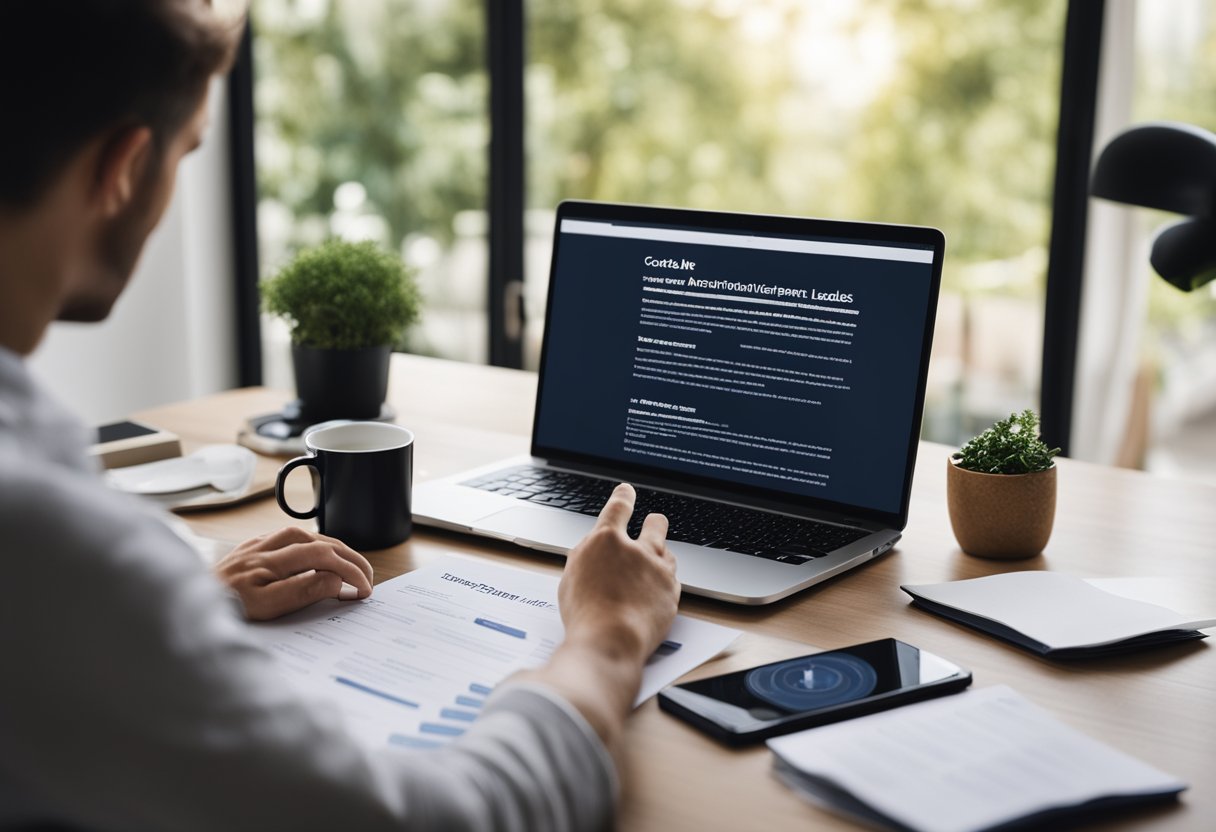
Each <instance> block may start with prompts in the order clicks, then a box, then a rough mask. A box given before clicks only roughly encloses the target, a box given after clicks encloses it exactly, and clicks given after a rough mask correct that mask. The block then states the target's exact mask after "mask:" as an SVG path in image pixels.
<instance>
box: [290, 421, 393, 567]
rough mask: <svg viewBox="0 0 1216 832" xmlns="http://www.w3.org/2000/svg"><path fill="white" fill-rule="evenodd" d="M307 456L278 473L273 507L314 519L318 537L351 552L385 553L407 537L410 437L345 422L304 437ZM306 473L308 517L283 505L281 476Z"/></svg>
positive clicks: (380, 425) (382, 425) (383, 426)
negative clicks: (310, 489) (310, 504)
mask: <svg viewBox="0 0 1216 832" xmlns="http://www.w3.org/2000/svg"><path fill="white" fill-rule="evenodd" d="M304 447H306V448H307V449H308V456H301V457H296V458H295V459H293V460H291V461H290V462H288V463H287V464H286V465H284V466H283V467H282V468H281V469H280V470H279V476H278V478H277V479H276V480H275V483H274V496H275V499H276V500H278V501H279V507H280V508H282V509H283V511H285V512H287V513H288V514H290V515H291V516H292V517H296V518H299V519H301V520H307V519H309V518H312V517H315V518H317V527H318V528H319V529H320V531H321V534H326V535H329V536H330V537H336V538H338V539H339V540H341V541H342V542H343V543H345V544H346V545H347V546H350V547H351V548H352V549H385V548H387V547H389V546H396V545H397V544H398V543H400V542H402V541H403V540H405V539H406V538H408V537H409V536H410V531H411V529H412V523H411V518H410V491H411V486H412V482H413V474H414V434H413V433H411V432H410V431H408V430H406V429H405V428H403V427H401V426H399V425H391V424H388V423H386V422H346V423H344V424H338V425H332V426H329V427H322V428H318V429H316V430H312V431H309V432H308V433H306V434H305V435H304ZM301 465H307V466H308V467H309V468H311V469H312V471H311V473H312V484H313V493H314V495H315V500H316V502H315V504H314V505H313V507H312V508H311V509H309V510H308V511H296V510H295V509H293V508H292V507H291V506H289V505H287V498H286V496H285V495H284V493H283V486H284V483H286V481H287V475H288V474H290V473H291V472H292V471H293V470H295V469H296V468H298V467H299V466H301Z"/></svg>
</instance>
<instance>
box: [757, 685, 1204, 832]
mask: <svg viewBox="0 0 1216 832" xmlns="http://www.w3.org/2000/svg"><path fill="white" fill-rule="evenodd" d="M768 745H769V748H771V749H772V750H773V752H774V753H776V754H777V755H778V756H779V757H780V758H782V759H783V760H784V761H785V762H786V763H788V764H789V765H791V766H793V767H794V768H795V769H797V770H798V771H800V772H803V773H809V774H811V775H814V776H816V777H819V778H824V779H827V780H829V781H831V782H832V783H833V784H834V785H836V786H837V787H839V788H841V789H844V790H845V791H847V792H848V793H849V794H850V795H852V796H853V797H855V798H857V799H858V800H860V801H862V802H863V803H864V804H866V805H867V806H870V807H872V808H873V809H875V810H877V811H878V812H880V813H882V814H883V815H886V816H887V817H888V818H891V819H894V820H895V821H898V822H899V823H902V824H904V825H905V826H907V827H910V828H912V829H915V830H922V832H968V830H976V829H985V828H988V827H991V826H994V825H996V824H998V823H1002V822H1005V821H1009V820H1013V819H1015V818H1021V817H1024V816H1026V815H1030V814H1033V813H1036V812H1040V811H1044V810H1047V809H1050V808H1055V807H1063V806H1073V805H1077V804H1080V803H1083V802H1085V801H1088V800H1091V799H1095V798H1098V797H1105V796H1114V795H1152V794H1165V793H1170V792H1175V791H1178V790H1180V789H1183V788H1185V787H1186V786H1185V784H1184V783H1182V782H1180V781H1178V780H1177V779H1176V778H1174V777H1171V776H1170V775H1168V774H1166V773H1164V772H1162V771H1159V770H1157V769H1155V768H1153V767H1152V766H1149V765H1146V764H1144V763H1142V762H1140V761H1139V760H1137V759H1135V758H1134V757H1130V756H1128V755H1127V754H1124V753H1122V752H1121V751H1118V750H1116V749H1114V748H1111V747H1109V746H1107V745H1104V744H1102V743H1100V742H1098V741H1096V740H1093V739H1091V738H1090V737H1088V736H1086V735H1085V734H1083V733H1081V732H1080V731H1077V730H1075V729H1073V728H1070V727H1069V726H1067V725H1065V724H1064V723H1062V722H1059V721H1058V720H1057V719H1055V717H1053V716H1051V714H1049V713H1047V712H1046V711H1045V710H1043V709H1042V708H1039V707H1038V706H1036V705H1034V704H1033V703H1031V702H1029V701H1027V700H1026V699H1024V698H1023V697H1022V696H1021V695H1019V694H1018V693H1017V692H1016V691H1014V690H1012V689H1011V688H1009V687H1006V686H1004V685H999V686H995V687H989V688H983V689H978V690H971V691H967V692H965V693H960V694H958V695H955V696H946V697H943V698H941V699H934V700H932V701H929V702H921V703H918V704H915V705H909V706H907V707H903V708H897V709H895V710H893V711H885V712H883V713H878V714H873V715H871V716H866V717H861V718H860V719H854V720H850V721H848V722H842V723H837V724H835V725H827V726H824V727H822V728H813V729H811V730H809V731H803V732H801V733H798V734H791V735H789V736H785V737H778V738H777V739H772V740H769V741H768Z"/></svg>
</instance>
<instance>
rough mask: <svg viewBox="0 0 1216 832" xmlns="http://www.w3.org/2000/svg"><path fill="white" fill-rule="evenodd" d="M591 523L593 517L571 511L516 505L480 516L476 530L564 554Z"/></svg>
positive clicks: (534, 547)
mask: <svg viewBox="0 0 1216 832" xmlns="http://www.w3.org/2000/svg"><path fill="white" fill-rule="evenodd" d="M594 526H595V518H594V517H587V516H585V515H582V514H575V513H574V512H572V511H559V510H557V509H546V508H540V507H537V506H518V507H515V508H508V509H503V510H502V511H499V512H497V513H495V514H491V515H490V516H489V517H483V518H481V519H480V520H478V521H477V525H476V529H475V530H476V531H479V532H485V533H487V534H492V535H494V536H496V537H506V538H509V539H511V540H514V541H515V542H516V543H518V544H520V545H521V546H528V547H530V548H533V549H545V550H548V551H553V552H561V553H563V554H564V553H566V552H568V551H570V549H572V548H573V547H574V544H576V543H578V542H579V541H580V540H582V539H583V536H584V535H585V534H587V532H589V531H591V529H592V527H594Z"/></svg>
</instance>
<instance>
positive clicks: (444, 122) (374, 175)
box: [253, 0, 1067, 443]
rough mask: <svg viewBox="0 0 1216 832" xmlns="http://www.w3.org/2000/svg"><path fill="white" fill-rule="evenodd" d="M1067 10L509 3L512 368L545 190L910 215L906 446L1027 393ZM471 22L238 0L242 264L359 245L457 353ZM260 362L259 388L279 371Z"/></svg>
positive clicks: (471, 211)
mask: <svg viewBox="0 0 1216 832" xmlns="http://www.w3.org/2000/svg"><path fill="white" fill-rule="evenodd" d="M502 2H503V4H504V6H502V7H494V8H495V9H499V8H506V7H511V8H514V9H516V10H518V8H519V6H520V0H502ZM1066 7H1067V0H1042V2H1035V3H1027V2H1024V0H849V2H839V3H836V2H834V3H807V2H804V0H644V1H643V0H525V2H523V9H524V12H525V17H524V23H523V41H524V46H525V50H524V55H525V58H524V66H523V67H522V72H523V76H524V84H523V90H524V104H525V106H524V112H525V116H526V122H525V127H524V139H525V143H526V148H527V157H526V158H527V165H526V181H525V188H524V191H523V194H520V195H519V208H518V210H525V211H526V214H525V222H524V224H523V225H524V270H525V273H524V278H525V281H524V285H525V289H524V295H525V302H526V303H525V306H526V309H527V313H528V316H527V320H528V326H527V328H526V330H525V332H524V344H523V347H524V350H523V354H524V364H525V366H535V363H536V360H537V355H538V351H539V349H538V348H539V343H540V334H541V326H542V324H543V319H544V302H545V295H546V290H547V286H546V283H547V279H548V267H549V248H550V244H551V234H552V211H553V208H554V206H555V205H556V203H557V202H558V201H560V200H561V199H563V198H589V199H598V200H615V201H629V202H640V203H647V204H659V205H662V204H666V205H677V206H688V207H696V208H711V209H729V210H743V211H757V212H765V213H783V214H795V215H804V216H822V217H831V218H845V219H861V220H877V221H883V222H897V223H915V224H924V225H933V226H937V227H940V228H942V229H943V230H944V231H945V233H946V236H947V241H948V242H947V255H946V268H945V273H944V283H943V296H942V299H941V308H940V313H939V316H938V322H937V337H936V343H935V345H934V360H933V363H932V366H931V370H930V387H929V391H928V402H927V407H926V418H925V429H924V433H925V436H926V437H927V438H930V439H935V440H939V441H944V442H950V443H954V442H957V441H959V440H960V439H961V438H963V437H964V436H965V435H967V434H969V433H971V432H973V431H975V430H977V429H979V428H980V427H982V426H984V425H985V424H987V423H988V422H990V421H991V420H992V419H994V418H996V417H999V416H1002V415H1006V414H1008V413H1009V412H1010V411H1011V410H1015V409H1020V408H1023V407H1037V405H1038V395H1039V390H1038V385H1039V369H1040V362H1041V358H1040V355H1041V345H1042V325H1043V323H1042V322H1043V297H1044V278H1045V273H1046V265H1047V263H1046V261H1047V251H1048V240H1049V235H1050V228H1051V201H1052V192H1051V188H1052V176H1053V170H1054V166H1055V141H1056V128H1057V115H1058V112H1059V100H1060V95H1059V89H1060V67H1061V59H1062V54H1061V53H1062V50H1063V37H1064V28H1065V12H1066ZM488 9H490V6H488V5H487V4H486V3H485V2H484V0H257V2H255V3H254V21H253V22H254V45H255V46H254V50H255V61H254V66H255V78H256V84H255V93H256V101H255V104H256V151H257V154H256V157H257V180H258V181H257V184H258V189H259V205H258V223H259V237H260V254H261V271H262V273H263V274H270V273H273V271H274V270H275V268H276V267H277V266H278V265H279V264H281V263H282V262H283V261H284V259H285V258H287V257H289V256H290V255H291V254H292V253H293V252H294V251H295V250H296V249H297V248H298V247H299V246H301V245H304V244H308V243H312V242H315V241H317V240H319V239H321V238H322V237H324V236H326V235H330V234H338V235H342V236H347V237H366V238H373V239H377V240H379V241H381V242H382V243H384V244H385V245H387V246H390V247H393V248H396V249H398V250H400V251H401V252H402V254H403V255H404V256H405V258H406V260H407V261H408V262H410V263H411V264H413V265H415V266H416V267H417V268H418V269H419V271H420V275H421V279H422V283H423V290H424V294H425V299H426V309H425V310H424V315H423V324H422V325H421V326H420V327H419V328H418V330H417V331H416V332H415V333H413V334H412V336H411V339H410V342H409V343H408V344H407V345H406V346H407V348H409V349H411V350H415V351H420V352H425V353H430V354H436V355H442V356H446V357H452V358H460V359H464V360H473V361H484V360H486V359H487V356H488V354H489V350H488V348H487V344H488V342H489V339H490V327H489V323H488V321H487V311H486V310H487V308H488V306H489V304H488V298H487V290H486V287H487V285H488V283H489V281H488V279H487V269H488V268H489V267H490V266H491V264H490V262H489V257H488V253H487V252H488V248H487V233H488V232H487V229H488V228H490V227H491V225H490V223H489V217H488V214H487V204H488V194H489V189H488V182H489V177H490V174H491V171H490V170H489V169H488V165H487V161H486V160H487V157H488V140H489V136H490V131H491V126H490V124H489V116H488V112H489V86H490V80H491V79H490V78H489V77H488V73H487V54H486V50H487V45H488V44H489V43H490V38H500V37H502V36H503V33H502V32H493V33H488V32H487V29H486V27H487V25H488V24H487V19H488V17H489V16H488V15H487V11H488ZM508 19H510V18H509V16H508ZM496 25H497V24H496ZM506 34H507V35H508V36H510V34H511V33H510V32H507V33H506ZM498 42H500V41H499V40H497V39H496V40H495V41H494V43H498ZM495 71H496V72H497V71H499V70H498V69H496V70H495ZM508 202H509V201H508ZM500 277H501V276H500ZM515 277H516V275H514V274H509V275H506V279H507V280H514V279H515ZM495 325H496V326H497V325H498V322H495ZM264 332H265V333H266V337H267V340H268V341H275V340H276V339H278V340H279V341H281V340H283V339H282V334H281V331H277V330H275V329H274V327H273V326H267V327H264ZM267 354H268V356H270V358H269V360H268V372H267V374H266V381H267V383H271V384H278V385H284V384H290V381H289V379H287V377H286V376H285V374H284V373H282V372H277V371H276V370H275V365H276V362H280V363H282V364H283V365H284V366H285V361H284V360H283V359H281V358H278V359H276V358H275V357H274V356H275V355H280V356H282V355H285V350H282V349H281V348H279V349H278V350H277V351H276V349H274V348H271V349H269V350H268V353H267Z"/></svg>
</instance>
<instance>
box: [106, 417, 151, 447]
mask: <svg viewBox="0 0 1216 832" xmlns="http://www.w3.org/2000/svg"><path fill="white" fill-rule="evenodd" d="M157 432H158V431H157V429H156V428H152V427H148V426H147V425H143V424H140V423H139V422H131V421H126V422H111V423H110V424H108V425H102V426H101V427H99V428H98V429H97V444H99V445H104V444H106V443H107V442H118V441H120V440H122V439H134V438H135V437H137V436H151V435H152V434H154V433H157Z"/></svg>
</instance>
